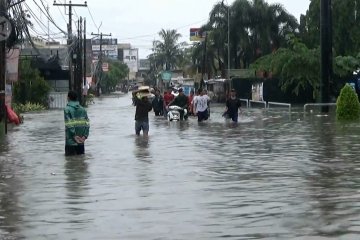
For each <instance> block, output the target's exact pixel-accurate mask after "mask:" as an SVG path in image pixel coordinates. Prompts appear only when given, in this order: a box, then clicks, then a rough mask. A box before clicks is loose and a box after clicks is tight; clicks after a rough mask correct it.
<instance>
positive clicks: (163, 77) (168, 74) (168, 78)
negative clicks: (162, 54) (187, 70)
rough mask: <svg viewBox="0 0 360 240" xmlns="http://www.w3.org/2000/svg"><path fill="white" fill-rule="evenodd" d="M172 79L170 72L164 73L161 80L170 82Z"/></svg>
mask: <svg viewBox="0 0 360 240" xmlns="http://www.w3.org/2000/svg"><path fill="white" fill-rule="evenodd" d="M171 77H172V72H169V71H164V72H162V73H161V79H162V80H163V81H170V80H171Z"/></svg>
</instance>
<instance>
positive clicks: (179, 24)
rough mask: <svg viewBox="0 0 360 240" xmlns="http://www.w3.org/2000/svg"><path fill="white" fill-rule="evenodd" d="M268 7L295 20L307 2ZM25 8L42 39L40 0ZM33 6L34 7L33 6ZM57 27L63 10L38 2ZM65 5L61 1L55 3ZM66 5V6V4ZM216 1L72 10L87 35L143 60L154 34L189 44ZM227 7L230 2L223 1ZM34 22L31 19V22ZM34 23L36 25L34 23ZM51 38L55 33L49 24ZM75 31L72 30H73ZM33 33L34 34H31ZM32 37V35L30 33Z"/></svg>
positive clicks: (140, 2)
mask: <svg viewBox="0 0 360 240" xmlns="http://www.w3.org/2000/svg"><path fill="white" fill-rule="evenodd" d="M267 1H268V2H269V3H280V4H282V5H283V6H284V7H285V8H286V9H287V10H288V12H289V13H291V14H293V15H294V16H295V17H296V18H298V19H299V17H300V14H302V13H303V14H304V13H305V12H306V10H307V9H308V6H309V4H310V0H267ZM25 2H26V5H25V6H24V7H25V8H27V7H29V8H30V9H31V10H32V12H33V13H34V14H36V15H37V18H38V19H39V21H40V22H42V24H43V25H42V24H41V23H35V26H36V33H38V34H43V35H44V37H45V38H46V32H47V27H46V26H47V21H46V18H45V15H44V14H43V12H42V11H41V10H40V9H39V7H41V8H43V5H42V4H41V0H26V1H25ZM35 2H36V3H37V5H36V4H35ZM42 2H43V3H44V5H45V6H48V7H49V12H50V14H51V16H52V17H53V19H54V20H55V22H56V23H57V25H58V26H59V27H60V28H62V29H63V30H65V31H67V29H66V22H67V19H68V15H66V14H67V13H68V11H67V10H66V12H65V7H58V6H53V2H54V1H53V0H42ZM56 2H57V3H65V0H56ZM67 2H69V1H68V0H67ZM217 2H219V1H218V0H101V1H100V0H87V4H88V7H75V8H74V10H75V12H74V16H73V18H74V19H77V18H79V17H80V16H82V17H85V18H86V20H87V33H88V35H89V36H88V37H91V32H94V33H97V32H102V33H105V34H108V33H111V34H112V36H113V37H114V38H117V39H118V41H119V42H124V43H131V44H132V46H133V47H137V48H139V49H140V52H139V54H140V57H141V58H145V57H146V56H147V55H148V54H149V53H151V51H150V48H151V43H152V41H153V40H155V39H158V32H159V31H160V30H161V29H162V28H164V29H177V31H178V32H179V33H181V34H182V36H183V37H182V39H181V40H182V41H188V40H189V29H190V28H191V27H199V26H201V25H202V24H204V23H206V21H207V20H208V17H209V13H210V11H211V9H212V7H213V6H214V4H216V3H217ZM224 2H225V3H226V2H228V4H231V3H233V2H234V0H224ZM72 3H73V4H75V3H76V4H83V3H84V1H82V0H72ZM34 20H35V19H34ZM35 22H36V21H35ZM49 26H50V27H49V29H50V32H51V36H52V37H53V38H54V39H55V38H61V37H62V35H60V34H59V35H56V33H59V30H58V29H56V28H55V27H54V26H53V24H51V23H50V24H49ZM73 28H74V29H75V26H74V27H73ZM33 33H34V31H33ZM34 34H35V33H34Z"/></svg>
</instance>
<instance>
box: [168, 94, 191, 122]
mask: <svg viewBox="0 0 360 240" xmlns="http://www.w3.org/2000/svg"><path fill="white" fill-rule="evenodd" d="M172 105H174V106H179V107H181V108H182V110H180V121H182V120H184V118H187V116H184V115H185V114H184V109H187V106H188V98H187V96H186V95H185V94H184V90H183V89H182V88H180V89H179V95H178V96H177V97H176V98H175V99H174V100H172V101H171V102H170V103H169V104H168V105H167V107H169V106H172Z"/></svg>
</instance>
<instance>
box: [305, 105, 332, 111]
mask: <svg viewBox="0 0 360 240" xmlns="http://www.w3.org/2000/svg"><path fill="white" fill-rule="evenodd" d="M326 106H329V107H330V106H336V103H307V104H305V105H304V112H306V110H307V108H308V107H326Z"/></svg>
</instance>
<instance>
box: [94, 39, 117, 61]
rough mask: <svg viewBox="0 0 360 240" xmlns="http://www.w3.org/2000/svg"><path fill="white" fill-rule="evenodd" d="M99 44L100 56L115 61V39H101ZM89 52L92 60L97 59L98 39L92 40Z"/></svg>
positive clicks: (98, 54) (98, 52)
mask: <svg viewBox="0 0 360 240" xmlns="http://www.w3.org/2000/svg"><path fill="white" fill-rule="evenodd" d="M101 43H102V44H101V50H102V56H103V57H104V58H110V59H114V60H116V59H117V58H118V48H117V39H102V41H101ZM91 50H92V54H93V59H99V56H100V39H93V40H92V41H91Z"/></svg>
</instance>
